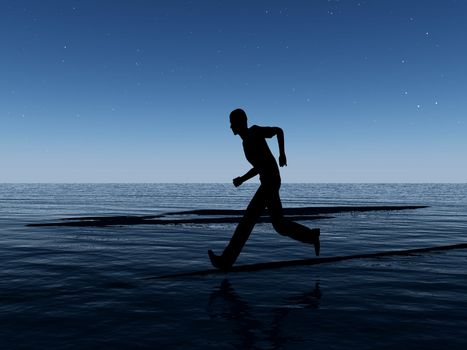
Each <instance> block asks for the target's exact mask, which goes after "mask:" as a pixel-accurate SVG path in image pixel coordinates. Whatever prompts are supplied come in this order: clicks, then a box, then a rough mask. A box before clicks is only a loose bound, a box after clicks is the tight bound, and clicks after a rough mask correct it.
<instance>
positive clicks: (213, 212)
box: [26, 205, 427, 227]
mask: <svg viewBox="0 0 467 350" xmlns="http://www.w3.org/2000/svg"><path fill="white" fill-rule="evenodd" d="M421 208H427V206H421V205H379V206H374V205H372V206H332V207H300V208H284V209H283V210H282V212H283V214H284V215H287V216H288V218H290V219H293V220H294V221H303V220H306V221H310V220H322V219H333V217H332V216H328V215H323V214H338V213H352V212H371V211H394V210H407V209H421ZM245 213H246V210H225V209H197V210H187V211H177V212H168V213H164V214H160V215H142V216H136V215H135V216H129V215H125V216H121V215H119V216H84V217H74V218H64V219H61V220H60V221H58V222H45V223H34V224H27V225H26V226H30V227H40V226H44V227H47V226H74V227H83V226H89V227H107V226H127V225H179V224H223V223H226V224H229V223H239V222H240V221H241V219H242V215H245ZM264 214H269V211H268V210H267V209H266V210H265V211H264ZM173 216H179V217H182V218H177V219H166V218H165V217H173ZM186 216H197V217H194V218H193V217H190V218H186ZM199 216H201V217H199ZM257 222H258V223H260V222H261V223H264V222H268V223H269V222H271V217H270V216H269V217H268V216H261V217H260V218H258V221H257Z"/></svg>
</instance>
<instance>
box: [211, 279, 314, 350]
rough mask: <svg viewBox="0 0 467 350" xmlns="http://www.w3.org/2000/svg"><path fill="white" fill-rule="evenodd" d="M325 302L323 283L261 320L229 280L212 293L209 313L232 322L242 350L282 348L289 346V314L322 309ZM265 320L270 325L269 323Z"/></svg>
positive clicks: (292, 299)
mask: <svg viewBox="0 0 467 350" xmlns="http://www.w3.org/2000/svg"><path fill="white" fill-rule="evenodd" d="M320 299H321V291H320V288H319V282H316V283H315V287H314V289H313V290H311V291H310V292H307V293H304V294H300V295H296V296H291V297H288V298H284V301H283V305H284V306H280V305H279V306H276V307H273V308H271V309H268V310H267V312H268V315H267V316H266V317H261V316H260V315H259V314H258V312H257V310H256V309H255V308H254V307H251V306H250V305H249V304H248V302H246V301H245V300H243V299H242V298H241V297H240V296H239V295H238V294H237V292H236V291H235V289H234V288H233V286H232V284H231V283H230V281H229V280H228V279H224V280H223V281H222V282H221V284H220V286H219V287H218V288H217V289H216V290H214V291H213V292H212V293H211V296H210V298H209V304H208V308H207V309H208V314H209V316H210V317H211V318H212V319H222V320H223V321H227V322H230V323H232V325H231V327H230V328H231V329H232V331H233V332H234V334H235V339H236V340H238V341H239V342H240V343H241V344H238V345H239V347H240V348H242V349H255V348H258V346H259V345H260V344H261V345H264V343H265V342H266V343H267V344H268V348H269V347H271V348H272V349H280V348H282V347H283V346H285V345H286V343H287V341H288V337H287V336H286V335H284V334H283V331H282V330H283V329H286V328H287V327H284V322H286V318H287V316H288V315H289V313H291V312H293V311H296V310H297V309H318V308H319V302H320ZM265 321H267V322H268V324H269V325H266V324H265Z"/></svg>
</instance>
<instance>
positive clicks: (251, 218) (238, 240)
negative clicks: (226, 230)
mask: <svg viewBox="0 0 467 350" xmlns="http://www.w3.org/2000/svg"><path fill="white" fill-rule="evenodd" d="M265 207H266V200H265V195H264V190H263V186H260V187H259V188H258V190H257V191H256V193H255V195H254V196H253V198H252V199H251V201H250V204H248V207H247V208H246V211H245V214H244V215H243V217H242V219H241V220H240V223H239V224H238V226H237V228H236V229H235V232H234V234H233V236H232V238H231V239H230V242H229V244H228V245H227V247H226V248H225V249H224V252H223V253H222V255H221V256H216V255H215V254H214V253H213V252H212V251H211V250H209V251H208V253H209V258H210V259H211V262H212V264H213V265H214V266H215V267H217V268H220V269H222V270H227V269H229V268H230V267H231V266H232V265H233V264H234V263H235V261H236V260H237V258H238V256H239V254H240V252H241V251H242V248H243V246H244V245H245V243H246V241H247V240H248V237H250V234H251V231H253V227H254V226H255V224H256V222H257V221H258V218H259V217H260V216H261V214H262V212H263V211H264V208H265Z"/></svg>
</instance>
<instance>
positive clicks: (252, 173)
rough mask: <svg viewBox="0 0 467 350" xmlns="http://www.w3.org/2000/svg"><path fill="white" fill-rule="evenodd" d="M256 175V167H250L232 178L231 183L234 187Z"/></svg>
mask: <svg viewBox="0 0 467 350" xmlns="http://www.w3.org/2000/svg"><path fill="white" fill-rule="evenodd" d="M256 175H258V170H256V168H251V169H250V170H249V171H248V172H247V173H246V174H245V175H243V176H239V177H236V178H235V179H233V184H234V186H235V187H238V186H240V185H241V184H242V183H244V182H245V181H248V180H249V179H251V178H252V177H254V176H256Z"/></svg>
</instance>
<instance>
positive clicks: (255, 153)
mask: <svg viewBox="0 0 467 350" xmlns="http://www.w3.org/2000/svg"><path fill="white" fill-rule="evenodd" d="M230 128H231V129H232V132H233V133H234V135H239V136H240V137H241V138H242V140H243V150H244V152H245V156H246V159H247V160H248V161H249V162H250V163H251V165H252V166H253V168H252V169H251V170H249V171H248V172H247V173H246V174H245V175H243V176H239V177H236V178H235V179H233V184H234V185H235V187H238V186H240V185H241V184H242V183H244V182H245V181H247V180H249V179H251V178H252V177H254V176H256V175H258V174H259V179H260V182H261V185H260V186H259V188H258V190H257V191H256V194H255V195H254V197H253V199H252V200H251V202H250V204H249V205H248V207H247V209H246V211H245V214H244V216H243V218H242V219H241V220H240V223H239V224H238V226H237V228H236V229H235V232H234V234H233V236H232V238H231V240H230V242H229V244H228V245H227V247H226V248H225V249H224V252H223V253H222V255H216V254H214V253H213V251H212V250H208V254H209V259H210V260H211V263H212V265H213V266H214V267H217V268H219V269H221V270H228V269H229V268H230V267H231V266H232V265H233V264H234V263H235V261H236V260H237V257H238V255H239V254H240V251H241V250H242V248H243V246H244V245H245V243H246V241H247V240H248V237H249V236H250V234H251V231H252V230H253V227H254V226H255V224H256V221H257V220H258V218H259V217H260V216H261V214H262V213H263V211H264V209H265V208H268V211H269V215H270V216H271V220H272V225H273V227H274V229H275V230H276V231H277V232H278V233H280V234H281V235H284V236H288V237H290V238H293V239H295V240H297V241H300V242H304V243H309V244H313V245H314V248H315V254H316V255H319V250H320V242H319V235H320V230H319V229H313V230H312V229H309V228H308V227H306V226H303V225H300V224H297V223H295V222H293V221H290V220H287V219H286V218H284V215H283V213H282V203H281V199H280V196H279V189H280V186H281V177H280V173H279V167H278V166H277V163H276V160H275V159H274V156H273V155H272V153H271V150H270V149H269V147H268V144H267V142H266V138H271V137H273V136H277V142H278V144H279V165H280V166H281V167H283V166H286V165H287V158H286V156H285V150H284V132H283V131H282V129H281V128H278V127H261V126H257V125H253V126H252V127H250V128H249V127H248V119H247V116H246V113H245V111H243V110H242V109H236V110H234V111H232V113H230Z"/></svg>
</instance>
